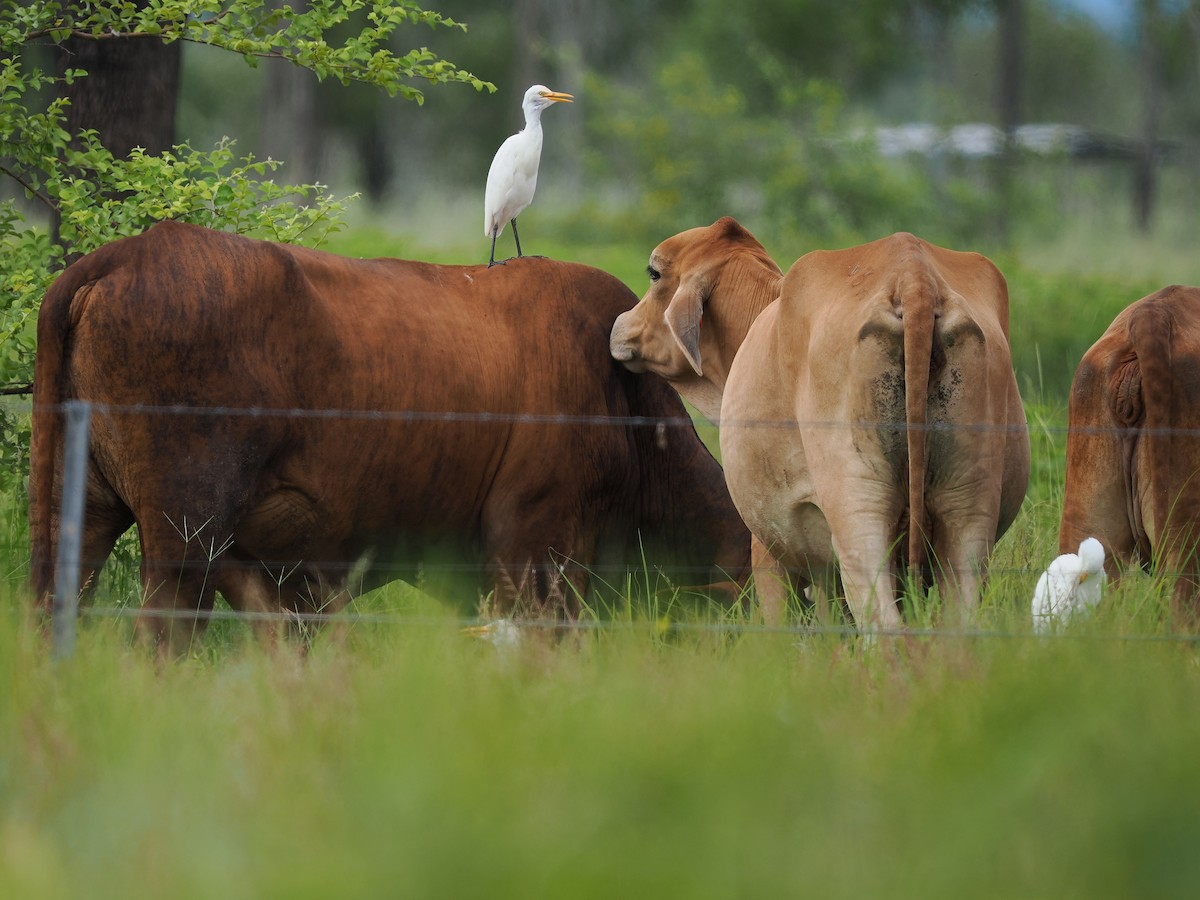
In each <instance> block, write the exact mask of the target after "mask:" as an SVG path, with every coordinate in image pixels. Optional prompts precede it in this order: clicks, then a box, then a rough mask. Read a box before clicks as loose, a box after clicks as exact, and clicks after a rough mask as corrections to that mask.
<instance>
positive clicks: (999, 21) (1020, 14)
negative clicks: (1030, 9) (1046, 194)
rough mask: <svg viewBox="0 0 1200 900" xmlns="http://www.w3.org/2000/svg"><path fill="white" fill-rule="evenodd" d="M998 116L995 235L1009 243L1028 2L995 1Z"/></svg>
mask: <svg viewBox="0 0 1200 900" xmlns="http://www.w3.org/2000/svg"><path fill="white" fill-rule="evenodd" d="M996 37H997V42H998V45H997V50H998V53H997V61H998V65H997V72H996V117H997V119H998V120H999V126H1000V131H1001V134H1002V136H1003V140H1002V143H1001V146H1000V154H999V156H998V158H997V161H996V169H995V184H996V195H997V203H998V205H997V209H996V233H997V237H998V238H999V239H1000V240H1001V241H1006V240H1007V239H1008V237H1009V231H1010V228H1011V225H1012V208H1013V183H1014V175H1015V172H1016V167H1017V147H1016V142H1015V140H1014V133H1015V132H1016V129H1017V126H1018V125H1020V124H1021V114H1022V113H1021V94H1022V90H1023V88H1024V85H1023V80H1024V70H1025V0H996Z"/></svg>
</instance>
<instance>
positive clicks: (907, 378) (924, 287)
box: [897, 276, 938, 578]
mask: <svg viewBox="0 0 1200 900" xmlns="http://www.w3.org/2000/svg"><path fill="white" fill-rule="evenodd" d="M897 293H898V294H899V297H898V300H899V302H900V305H901V308H902V310H903V317H904V418H905V423H906V425H907V433H908V568H909V576H910V578H916V577H919V573H920V569H921V565H922V563H923V562H924V558H925V479H926V474H927V466H928V452H927V436H928V424H929V422H928V420H929V416H928V403H929V378H930V374H931V370H932V357H933V342H934V325H935V322H934V315H933V314H934V305H935V303H936V302H937V297H938V291H937V286H936V285H935V284H934V283H933V281H932V279H929V278H927V277H919V276H918V277H913V278H906V279H902V280H901V282H900V284H899V286H898V288H897Z"/></svg>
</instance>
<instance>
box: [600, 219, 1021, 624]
mask: <svg viewBox="0 0 1200 900" xmlns="http://www.w3.org/2000/svg"><path fill="white" fill-rule="evenodd" d="M649 270H650V278H651V281H652V282H653V284H652V285H651V287H650V290H649V291H648V292H647V293H646V295H645V296H644V297H643V298H642V300H641V301H640V302H639V304H638V305H637V306H636V307H634V309H632V310H630V311H629V312H627V313H623V314H622V315H621V316H619V317H618V318H617V320H616V322H615V323H614V325H613V332H612V338H611V342H610V343H611V350H612V353H613V356H614V357H615V358H616V359H619V360H621V361H623V362H624V363H625V364H626V365H628V366H629V367H630V368H632V369H634V370H635V371H650V372H655V373H657V374H659V375H662V376H663V377H665V378H666V379H667V380H668V381H670V382H671V383H672V384H673V385H674V386H675V387H676V389H677V390H678V391H679V392H680V394H681V395H682V396H683V397H684V398H685V399H687V400H689V401H691V402H692V403H693V404H694V405H696V406H697V407H698V408H699V409H700V410H701V411H702V412H704V414H705V415H707V416H708V417H710V418H712V419H714V420H715V419H717V418H719V419H720V423H721V425H722V428H721V453H722V456H723V460H724V465H725V474H726V478H727V479H728V481H729V488H730V493H731V495H732V496H733V498H734V503H735V504H736V505H737V507H738V510H739V512H741V514H742V517H743V518H744V519H745V520H746V524H747V525H749V526H750V530H751V532H752V533H753V534H754V535H755V538H756V539H757V541H758V542H760V545H759V546H758V547H757V551H756V552H757V555H758V557H759V559H760V561H763V560H765V557H764V556H763V552H762V551H763V548H764V547H765V548H766V549H767V550H769V552H770V554H771V556H773V557H774V558H775V560H776V561H777V562H778V563H779V564H781V565H782V567H783V568H784V569H786V571H787V572H788V573H789V574H790V575H791V576H792V577H793V579H795V580H797V581H798V583H799V584H801V585H803V584H808V583H813V582H821V583H825V584H829V583H830V582H829V580H830V576H829V574H828V573H830V572H832V571H833V570H834V569H835V568H836V569H837V571H838V572H839V573H840V576H841V579H842V583H843V587H844V593H845V597H846V600H847V603H848V605H849V607H850V610H851V612H852V614H853V615H854V618H855V621H856V622H857V623H858V624H859V625H860V626H876V627H893V626H897V625H899V624H900V614H899V611H898V609H897V605H896V602H895V601H896V595H897V580H896V579H897V574H898V573H899V572H901V571H903V569H904V564H905V563H906V562H907V565H908V566H909V567H910V570H916V571H919V572H920V575H921V578H922V582H923V584H925V585H930V584H932V583H934V582H936V583H937V584H938V585H939V587H940V589H941V591H942V593H943V596H945V597H947V598H948V599H949V600H950V601H951V602H952V603H953V604H954V605H955V607H957V608H962V609H967V608H970V607H973V606H974V605H975V604H976V602H977V599H978V594H979V588H980V582H981V579H982V577H983V574H984V570H985V566H986V561H987V557H988V555H989V553H990V551H991V549H992V546H993V545H994V544H995V542H996V540H997V539H998V538H999V537H1000V536H1001V535H1002V534H1003V533H1004V532H1005V530H1006V529H1007V528H1008V527H1009V525H1010V524H1012V521H1013V519H1014V518H1015V517H1016V514H1017V511H1018V509H1019V508H1020V505H1021V501H1022V499H1023V498H1024V496H1025V488H1026V485H1027V483H1028V478H1029V437H1028V431H1027V429H1026V425H1025V414H1024V410H1023V408H1022V405H1021V398H1020V395H1019V393H1018V391H1017V384H1016V379H1015V377H1014V375H1013V370H1012V362H1011V358H1010V354H1009V347H1008V293H1007V287H1006V285H1005V282H1004V278H1003V276H1002V275H1001V274H1000V272H999V271H997V269H996V267H995V266H993V265H992V264H991V263H990V262H989V261H988V260H987V259H985V258H984V257H982V256H980V255H978V254H973V253H959V252H955V251H952V250H945V249H942V248H941V247H935V246H933V245H932V244H929V243H926V242H925V241H922V240H920V239H919V238H916V237H914V236H913V235H911V234H895V235H892V236H891V237H888V238H884V239H882V240H879V241H875V242H873V243H870V244H865V245H863V246H860V247H852V248H850V249H847V250H837V251H815V252H813V253H809V254H807V255H806V256H804V257H803V258H801V259H800V260H799V261H797V262H796V264H795V265H794V266H793V267H792V269H791V271H789V272H788V274H787V275H786V276H783V275H781V273H780V270H779V269H778V268H777V267H776V266H775V264H774V263H772V262H771V260H770V258H769V257H768V256H767V254H766V252H765V251H764V250H763V248H762V245H761V244H759V243H758V241H757V240H755V239H754V236H753V235H751V234H750V233H749V232H748V231H746V229H744V228H742V226H741V225H739V224H738V223H737V222H736V221H734V220H733V219H731V218H723V219H720V220H718V221H717V222H715V223H714V224H713V225H711V226H709V227H707V228H694V229H692V230H690V231H685V232H683V233H682V234H679V235H676V236H675V237H672V238H669V239H668V240H666V241H664V242H663V243H662V244H660V245H659V246H658V247H657V248H656V249H655V250H654V252H653V254H651V257H650V269H649ZM776 298H778V299H776ZM931 550H932V555H931V553H930V551H931ZM760 574H761V572H760ZM764 587H766V588H768V590H766V593H767V596H766V597H765V598H764V606H765V611H766V613H767V615H768V617H770V618H774V617H776V616H777V615H778V608H777V603H778V601H779V597H778V594H777V592H775V591H771V590H769V585H764V584H763V583H762V582H761V581H760V584H759V589H760V594H761V593H763V592H764Z"/></svg>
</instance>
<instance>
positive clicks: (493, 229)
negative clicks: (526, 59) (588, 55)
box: [483, 84, 574, 268]
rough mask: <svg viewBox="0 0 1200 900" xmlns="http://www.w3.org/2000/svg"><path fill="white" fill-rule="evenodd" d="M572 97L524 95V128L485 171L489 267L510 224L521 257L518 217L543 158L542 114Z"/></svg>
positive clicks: (538, 87) (540, 92)
mask: <svg viewBox="0 0 1200 900" xmlns="http://www.w3.org/2000/svg"><path fill="white" fill-rule="evenodd" d="M573 102H574V97H573V96H572V95H571V94H564V93H562V92H561V91H552V90H550V88H548V87H546V86H545V85H544V84H535V85H534V86H533V87H531V88H530V89H529V90H527V91H526V92H525V99H524V100H523V101H522V102H521V108H522V109H523V110H524V111H525V127H524V128H522V129H521V130H520V131H518V132H517V133H516V134H514V135H512V136H511V137H510V138H508V139H507V140H505V142H504V143H503V144H501V145H500V149H499V150H497V151H496V155H495V157H493V159H492V167H491V168H490V169H488V177H487V190H486V191H485V192H484V195H483V234H484V237H490V238H491V239H492V254H491V256H490V257H488V267H489V268H490V267H492V266H494V265H495V264H496V238H498V237H499V236H500V232H502V231H503V230H504V226H505V225H506V224H508V223H509V222H512V228H513V239H514V240H516V242H517V256H521V255H522V253H521V237H520V235H519V234H517V216H519V215H520V214H521V213H522V212H524V211H525V209H526V207H528V206H529V204H530V203H532V202H533V192H534V190H535V189H536V188H537V175H538V164H539V163H540V162H541V158H542V110H543V109H545V108H546V107H548V106H551V105H553V104H555V103H573Z"/></svg>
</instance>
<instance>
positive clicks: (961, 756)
mask: <svg viewBox="0 0 1200 900" xmlns="http://www.w3.org/2000/svg"><path fill="white" fill-rule="evenodd" d="M0 659H3V660H4V661H5V668H6V670H7V671H6V672H5V675H6V678H5V682H6V690H5V691H4V693H3V695H2V698H0V739H2V743H0V747H2V749H0V798H2V802H0V895H3V896H6V897H47V898H51V897H64V898H66V897H80V896H87V897H93V898H107V897H113V898H117V897H121V898H124V897H129V896H172V897H214V896H220V897H246V898H251V897H254V898H257V897H270V896H288V897H296V896H299V897H308V896H312V897H317V896H339V897H340V896H391V895H397V894H399V895H404V896H421V897H426V896H489V897H507V896H513V897H517V896H521V897H528V896H554V897H561V896H571V897H611V896H630V895H632V896H662V897H689V898H694V897H727V896H734V895H740V896H783V895H796V894H810V893H813V894H818V895H820V896H827V897H863V896H892V897H962V896H995V897H1001V896H1021V897H1028V896H1045V897H1072V896H1077V897H1104V896H1146V895H1157V896H1169V895H1177V896H1184V895H1186V894H1187V893H1188V892H1189V891H1190V890H1192V889H1193V888H1194V885H1195V883H1196V878H1197V877H1200V861H1198V860H1197V858H1196V856H1195V854H1194V853H1192V852H1191V849H1192V846H1193V845H1194V843H1195V841H1196V839H1197V838H1200V813H1198V812H1197V810H1198V809H1200V781H1198V780H1197V779H1196V778H1195V774H1194V768H1195V767H1194V755H1195V749H1194V748H1195V746H1196V742H1197V740H1198V739H1200V719H1198V718H1197V717H1196V716H1194V715H1191V714H1190V711H1191V710H1194V709H1195V708H1196V706H1197V704H1198V703H1200V678H1198V677H1197V667H1196V657H1195V653H1194V650H1193V648H1192V647H1190V646H1187V645H1177V644H1172V643H1152V642H1121V641H1112V640H1105V639H1102V638H1100V637H1099V636H1095V635H1093V636H1090V637H1089V636H1088V634H1087V633H1086V631H1082V632H1077V633H1076V636H1075V637H1074V638H1073V639H1062V640H1054V641H1039V640H1033V639H1030V638H1027V637H1014V638H1004V639H990V640H987V639H979V640H933V641H920V640H917V641H912V642H909V643H907V644H899V643H897V644H892V643H884V644H881V645H880V646H877V647H875V648H874V649H870V650H864V649H863V648H862V647H858V646H855V645H854V644H848V643H846V642H843V641H840V640H830V639H823V638H810V639H806V640H797V639H795V638H793V637H790V636H781V635H773V634H749V635H745V636H742V637H739V638H728V637H725V638H719V637H716V636H714V635H711V634H707V633H703V632H702V633H698V634H692V633H689V634H685V635H682V636H677V637H674V638H670V637H663V636H661V635H659V634H656V632H655V631H654V630H653V629H637V628H614V629H612V630H609V631H605V632H602V633H588V634H584V635H581V636H577V637H574V638H568V639H566V640H565V641H562V642H561V643H552V642H545V641H541V640H537V639H536V638H535V639H532V640H529V641H527V642H526V644H525V645H524V646H523V647H522V648H520V649H519V650H518V652H517V653H516V654H515V655H513V656H510V657H503V656H501V655H499V654H497V652H496V651H495V650H494V649H493V648H492V647H491V646H489V645H487V644H483V643H479V642H475V641H472V640H470V639H468V638H465V637H463V636H462V635H460V634H459V633H458V631H457V628H456V626H455V624H454V623H453V622H446V623H436V622H434V623H428V624H425V625H421V626H414V627H408V628H386V629H382V628H381V629H375V630H372V629H360V630H357V631H355V633H353V634H352V635H351V637H350V638H349V640H348V642H347V643H346V644H345V645H331V644H327V643H323V642H318V645H317V646H316V647H315V648H314V649H313V651H312V652H311V653H310V655H309V656H308V658H306V659H304V660H302V661H301V660H298V659H297V658H296V657H294V656H293V655H292V654H291V653H289V652H287V651H284V652H282V653H280V654H279V655H277V656H272V655H269V654H266V653H264V652H262V651H260V650H258V649H257V648H255V647H254V646H253V645H247V646H245V647H243V648H241V649H240V650H237V651H234V652H228V653H225V654H223V655H222V656H221V657H220V658H218V659H212V660H203V659H192V660H189V661H186V662H182V663H177V664H172V665H167V666H165V667H161V668H160V667H157V666H156V665H155V664H154V663H153V662H152V661H151V660H150V659H149V658H147V656H145V655H143V654H141V653H139V652H137V651H131V650H130V649H129V648H128V647H127V645H126V642H125V640H124V637H123V635H122V634H121V633H120V631H119V629H115V628H114V627H112V626H111V625H108V624H103V623H100V624H97V623H93V624H91V625H89V627H87V628H86V629H85V630H84V632H83V634H82V636H81V640H80V643H79V647H78V651H77V653H76V655H75V656H74V657H73V658H72V659H70V660H68V661H66V662H64V663H59V664H53V663H51V662H50V661H49V660H48V655H47V653H46V652H45V647H44V646H42V645H41V644H40V643H39V641H38V640H37V639H36V638H35V637H34V636H33V635H32V633H31V630H30V629H28V628H27V627H25V625H24V624H23V623H21V622H20V621H19V617H17V616H14V615H11V614H9V615H5V616H3V617H2V618H0Z"/></svg>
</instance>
